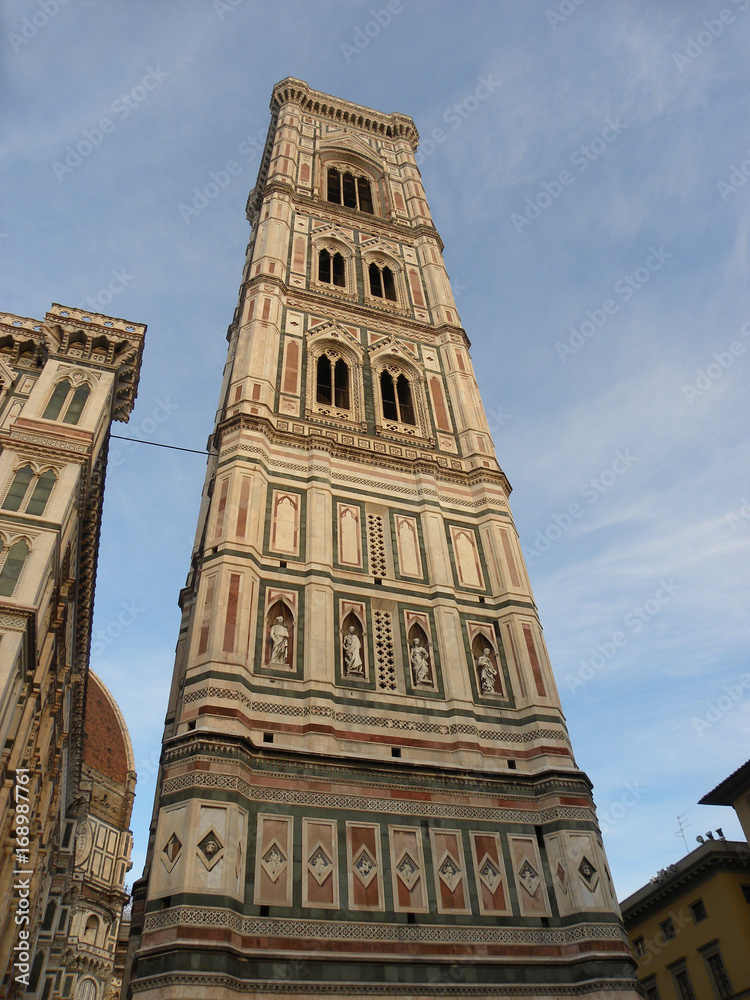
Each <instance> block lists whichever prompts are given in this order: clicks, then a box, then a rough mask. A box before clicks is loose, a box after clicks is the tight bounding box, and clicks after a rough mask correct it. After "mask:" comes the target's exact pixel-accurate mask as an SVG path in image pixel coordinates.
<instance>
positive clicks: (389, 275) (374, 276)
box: [368, 263, 396, 302]
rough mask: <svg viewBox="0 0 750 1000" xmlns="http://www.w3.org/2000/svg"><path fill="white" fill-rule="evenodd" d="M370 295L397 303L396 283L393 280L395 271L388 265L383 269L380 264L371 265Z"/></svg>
mask: <svg viewBox="0 0 750 1000" xmlns="http://www.w3.org/2000/svg"><path fill="white" fill-rule="evenodd" d="M368 270H369V275H370V295H374V296H376V298H379V299H389V300H390V301H391V302H395V301H396V282H395V281H394V280H393V271H391V269H390V267H388V265H385V266H383V267H381V266H380V265H379V264H374V263H373V264H370V267H369V269H368Z"/></svg>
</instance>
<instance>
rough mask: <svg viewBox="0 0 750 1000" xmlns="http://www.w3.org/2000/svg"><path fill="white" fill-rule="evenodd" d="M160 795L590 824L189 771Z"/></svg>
mask: <svg viewBox="0 0 750 1000" xmlns="http://www.w3.org/2000/svg"><path fill="white" fill-rule="evenodd" d="M162 788H163V792H164V794H167V793H170V794H171V793H173V792H180V791H183V790H185V789H186V788H222V789H231V790H236V791H238V792H239V793H240V794H241V795H242V796H243V797H244V798H246V799H248V800H249V801H256V802H276V803H282V804H284V805H304V806H313V807H317V806H322V807H323V808H327V809H345V810H348V811H351V810H355V809H363V810H366V811H373V810H374V811H379V812H382V813H384V814H386V815H388V814H395V815H407V816H410V817H411V816H426V817H430V816H440V817H444V818H450V819H474V820H480V821H484V820H487V821H494V822H506V823H545V822H552V821H554V820H559V819H564V820H568V819H574V820H584V821H585V820H590V819H591V811H590V810H589V809H585V808H583V807H575V806H552V807H551V808H549V809H541V810H539V811H538V812H533V811H531V810H529V809H502V808H493V807H491V806H490V807H484V806H471V805H463V804H461V805H452V804H449V803H437V802H419V801H417V800H414V799H410V800H408V801H406V800H403V799H385V798H380V797H376V796H372V797H368V796H363V795H340V794H336V793H335V792H316V791H306V790H303V789H287V788H272V787H265V786H257V785H254V784H252V785H251V784H250V783H249V782H247V781H243V779H242V778H239V777H238V776H237V775H235V774H217V773H216V772H209V771H193V772H191V773H189V774H181V775H179V776H178V777H175V778H167V779H166V781H165V782H164V785H163V786H162Z"/></svg>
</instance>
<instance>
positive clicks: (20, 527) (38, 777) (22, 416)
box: [0, 304, 146, 1000]
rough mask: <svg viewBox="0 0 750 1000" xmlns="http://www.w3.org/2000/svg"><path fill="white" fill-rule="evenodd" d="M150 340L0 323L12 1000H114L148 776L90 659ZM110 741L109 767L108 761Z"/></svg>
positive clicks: (63, 326) (1, 921) (1, 669)
mask: <svg viewBox="0 0 750 1000" xmlns="http://www.w3.org/2000/svg"><path fill="white" fill-rule="evenodd" d="M145 329H146V328H145V327H144V326H143V325H142V324H138V323H130V322H128V321H127V320H123V319H116V318H114V317H109V316H102V315H99V314H97V313H90V312H87V311H86V310H80V309H74V308H67V307H64V306H61V305H56V304H55V305H53V306H52V308H51V309H50V310H49V312H47V314H46V316H45V317H44V319H41V320H37V319H33V318H29V317H25V316H16V315H12V314H9V313H0V450H1V453H0V753H1V756H0V778H1V779H2V780H0V834H1V836H2V840H1V846H0V900H2V902H3V909H2V912H1V913H0V976H2V984H3V991H4V992H3V995H4V996H5V997H9V998H11V997H19V998H20V997H21V996H23V997H26V998H29V997H34V998H39V1000H55V998H72V997H73V996H74V995H75V996H76V997H77V998H78V1000H105V997H106V996H107V992H108V990H109V988H110V986H111V980H112V974H113V966H114V961H115V951H116V944H117V933H118V929H119V925H120V916H121V913H122V908H123V903H124V901H125V893H124V891H123V883H124V878H125V872H126V870H127V869H128V867H129V864H130V849H131V843H132V839H131V836H130V833H129V832H128V825H129V820H130V811H131V807H132V802H133V788H134V785H135V771H134V770H133V755H132V750H129V749H128V748H129V747H130V739H129V737H128V734H127V729H126V727H125V724H124V722H123V721H122V719H121V718H120V716H119V712H117V709H116V706H114V703H113V702H112V700H111V697H110V696H109V694H108V692H106V689H105V688H104V687H103V685H101V682H99V681H98V680H97V679H96V678H95V677H94V676H93V675H90V672H89V654H90V645H91V620H92V614H93V602H94V584H95V580H96V564H97V555H98V546H99V532H100V526H101V515H102V501H103V491H104V478H105V473H106V463H107V447H108V442H109V434H110V427H111V424H112V421H113V420H124V421H126V420H127V419H128V416H129V414H130V411H131V409H132V407H133V403H134V400H135V395H136V390H137V386H138V375H139V371H140V364H141V355H142V350H143V337H144V333H145ZM113 706H114V707H113ZM102 733H104V734H105V735H106V742H107V744H108V746H109V747H111V749H112V752H113V754H114V757H113V758H112V759H111V760H110V759H109V756H108V754H107V753H101V754H100V753H97V751H96V748H97V744H98V737H100V736H102ZM79 945H80V946H79Z"/></svg>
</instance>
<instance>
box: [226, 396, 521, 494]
mask: <svg viewBox="0 0 750 1000" xmlns="http://www.w3.org/2000/svg"><path fill="white" fill-rule="evenodd" d="M284 422H289V423H297V424H300V425H307V426H308V427H309V428H310V430H311V433H309V434H305V435H301V434H299V433H297V432H295V431H290V430H282V429H279V428H278V427H276V426H275V425H274V423H273V422H272V421H271V420H269V418H268V417H263V416H260V415H257V416H256V415H254V414H248V413H236V414H234V415H233V416H231V417H226V418H225V419H224V420H220V421H219V422H218V423H217V425H216V427H215V429H214V434H213V444H214V446H215V447H216V449H217V451H219V452H220V451H221V448H222V445H223V438H224V435H225V434H227V433H229V432H230V431H241V430H252V431H255V432H257V433H260V434H262V436H263V437H264V438H265V440H266V441H267V442H268V443H269V444H272V445H282V446H284V447H287V448H289V447H291V448H294V449H295V450H298V451H308V452H309V451H312V450H315V451H326V452H328V454H329V455H331V457H332V458H340V459H343V460H344V461H347V462H355V463H357V464H358V465H377V466H378V468H381V469H383V468H385V469H392V470H393V471H394V472H404V471H408V472H409V473H410V474H414V473H416V474H423V475H429V476H434V478H435V479H436V481H438V482H444V483H453V484H454V485H458V486H478V485H489V484H492V485H493V486H499V487H500V489H501V490H502V491H503V493H504V494H505V496H506V497H507V496H509V495H510V492H511V486H510V483H509V482H508V479H507V477H506V475H505V473H504V472H503V471H502V469H501V468H500V467H499V466H498V468H497V469H496V470H493V469H487V468H484V467H483V468H481V469H480V468H474V469H461V470H459V469H448V468H447V467H446V466H444V465H441V464H439V461H438V457H437V456H436V455H433V454H431V453H430V451H429V450H425V451H424V452H423V453H422V454H420V455H419V457H418V458H416V459H412V458H398V457H397V456H395V455H390V454H386V453H384V452H374V451H364V450H363V449H360V448H357V447H355V446H353V445H346V444H341V443H340V442H338V441H334V440H333V439H332V438H330V437H326V435H325V432H324V430H323V428H322V427H321V428H320V429H318V428H317V427H314V426H313V425H310V424H308V423H307V422H306V421H305V420H300V419H297V418H294V419H293V420H292V419H289V420H288V421H287V420H285V421H284ZM340 430H341V431H342V432H343V433H347V428H345V427H341V428H340ZM355 433H356V430H355V429H352V434H355ZM379 440H380V439H379ZM382 440H386V438H383V439H382ZM394 440H395V439H394ZM398 444H399V446H403V447H406V448H414V449H415V450H417V449H423V448H424V445H422V444H420V442H419V441H416V440H413V439H409V440H408V441H402V440H401V439H400V438H399V439H398ZM447 461H448V459H447V458H446V462H447Z"/></svg>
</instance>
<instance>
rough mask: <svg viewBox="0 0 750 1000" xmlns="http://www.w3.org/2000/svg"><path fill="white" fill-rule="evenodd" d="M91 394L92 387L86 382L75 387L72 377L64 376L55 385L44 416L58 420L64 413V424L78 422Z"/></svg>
mask: <svg viewBox="0 0 750 1000" xmlns="http://www.w3.org/2000/svg"><path fill="white" fill-rule="evenodd" d="M90 395H91V387H90V386H89V385H87V384H86V383H85V382H84V383H82V384H81V385H79V386H78V388H77V389H74V388H73V386H72V384H71V382H70V379H67V378H64V379H62V380H61V381H60V382H58V383H57V385H56V386H55V389H54V392H53V393H52V395H51V396H50V400H49V403H47V408H46V409H45V411H44V413H43V414H42V416H43V417H44V419H45V420H57V419H58V418H59V417H60V414H61V413H62V414H63V417H62V422H63V423H64V424H77V423H78V421H79V420H80V419H81V413H82V412H83V408H84V406H85V405H86V400H87V399H88V398H89V396H90Z"/></svg>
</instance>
